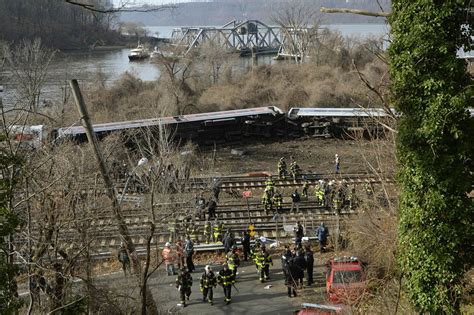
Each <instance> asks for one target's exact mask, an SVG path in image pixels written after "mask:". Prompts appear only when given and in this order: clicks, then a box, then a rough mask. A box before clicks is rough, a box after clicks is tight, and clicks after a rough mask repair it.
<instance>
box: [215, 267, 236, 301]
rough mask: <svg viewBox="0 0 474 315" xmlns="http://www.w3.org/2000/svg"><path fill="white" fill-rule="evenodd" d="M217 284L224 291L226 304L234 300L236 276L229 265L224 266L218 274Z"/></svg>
mask: <svg viewBox="0 0 474 315" xmlns="http://www.w3.org/2000/svg"><path fill="white" fill-rule="evenodd" d="M217 283H218V284H220V285H221V286H222V288H223V289H224V302H225V304H229V303H230V302H231V299H232V285H233V284H234V283H235V276H234V273H233V272H232V271H231V270H230V269H229V266H227V264H224V266H223V268H222V270H221V271H219V273H218V274H217Z"/></svg>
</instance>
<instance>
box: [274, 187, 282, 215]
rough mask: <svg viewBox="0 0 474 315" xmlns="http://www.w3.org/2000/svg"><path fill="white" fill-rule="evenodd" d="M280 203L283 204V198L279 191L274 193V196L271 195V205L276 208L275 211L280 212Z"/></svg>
mask: <svg viewBox="0 0 474 315" xmlns="http://www.w3.org/2000/svg"><path fill="white" fill-rule="evenodd" d="M282 203H283V197H282V195H281V193H280V192H279V191H277V192H276V193H275V195H273V198H272V204H274V205H275V208H276V210H277V211H281V210H282Z"/></svg>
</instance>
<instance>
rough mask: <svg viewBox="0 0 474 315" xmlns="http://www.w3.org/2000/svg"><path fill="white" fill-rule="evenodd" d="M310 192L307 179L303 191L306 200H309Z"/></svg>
mask: <svg viewBox="0 0 474 315" xmlns="http://www.w3.org/2000/svg"><path fill="white" fill-rule="evenodd" d="M308 190H309V182H308V180H307V179H306V177H305V179H304V183H303V190H302V196H303V197H304V198H308Z"/></svg>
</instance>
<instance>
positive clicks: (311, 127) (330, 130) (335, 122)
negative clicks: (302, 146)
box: [288, 107, 398, 138]
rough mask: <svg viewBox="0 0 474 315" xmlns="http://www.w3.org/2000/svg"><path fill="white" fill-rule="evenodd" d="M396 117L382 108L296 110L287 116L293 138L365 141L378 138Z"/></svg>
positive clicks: (292, 110)
mask: <svg viewBox="0 0 474 315" xmlns="http://www.w3.org/2000/svg"><path fill="white" fill-rule="evenodd" d="M397 116H398V115H397V113H396V112H395V110H393V109H391V111H390V112H387V111H386V110H384V109H382V108H297V107H296V108H291V109H290V110H289V112H288V124H289V125H291V126H292V128H291V136H293V137H302V136H308V137H324V138H329V137H337V138H346V137H350V138H352V137H360V136H365V137H368V136H380V135H381V133H383V131H384V130H386V128H387V127H388V128H390V125H391V124H393V122H394V118H395V117H397Z"/></svg>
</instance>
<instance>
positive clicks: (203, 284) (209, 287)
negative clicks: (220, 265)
mask: <svg viewBox="0 0 474 315" xmlns="http://www.w3.org/2000/svg"><path fill="white" fill-rule="evenodd" d="M216 285H217V279H216V275H215V274H214V272H213V271H212V269H211V266H209V265H207V266H206V267H205V268H204V273H203V274H202V275H201V280H200V290H201V292H202V301H203V302H205V301H206V299H207V301H208V302H209V303H210V304H211V305H213V304H214V303H213V301H212V298H213V297H214V292H213V288H215V287H216Z"/></svg>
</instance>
